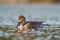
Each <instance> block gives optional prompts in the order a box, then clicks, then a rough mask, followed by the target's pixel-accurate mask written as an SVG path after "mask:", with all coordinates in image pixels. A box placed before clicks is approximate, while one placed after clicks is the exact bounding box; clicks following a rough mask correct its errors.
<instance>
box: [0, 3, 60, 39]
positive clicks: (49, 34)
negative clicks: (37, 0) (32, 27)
mask: <svg viewBox="0 0 60 40" xmlns="http://www.w3.org/2000/svg"><path fill="white" fill-rule="evenodd" d="M18 15H24V16H25V17H26V19H27V20H34V21H36V20H37V21H40V20H43V21H45V23H48V24H58V25H59V24H60V4H49V5H41V4H38V5H37V4H34V5H33V4H32V5H31V4H30V5H28V4H26V5H17V4H16V5H8V4H3V5H2V4H0V25H14V27H16V25H15V24H16V23H17V16H18ZM39 18H41V19H39ZM51 18H52V19H51ZM45 23H44V24H45ZM7 27H8V28H7ZM7 27H5V26H2V28H0V40H60V29H55V28H54V27H55V26H54V27H51V28H50V29H49V30H47V29H46V28H44V30H39V31H31V32H26V31H24V32H23V34H19V33H17V31H16V30H15V29H10V27H12V28H14V27H13V26H10V27H9V26H7ZM59 27H60V26H59Z"/></svg>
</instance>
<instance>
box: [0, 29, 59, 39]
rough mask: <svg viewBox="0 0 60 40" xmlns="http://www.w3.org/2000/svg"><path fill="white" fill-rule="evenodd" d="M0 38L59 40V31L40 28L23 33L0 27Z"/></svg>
mask: <svg viewBox="0 0 60 40" xmlns="http://www.w3.org/2000/svg"><path fill="white" fill-rule="evenodd" d="M0 40H60V33H59V31H57V30H55V31H53V30H52V31H51V30H42V31H31V32H25V31H24V33H23V34H21V33H17V32H16V31H15V32H11V30H10V31H9V32H8V30H7V31H6V30H3V29H0Z"/></svg>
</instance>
